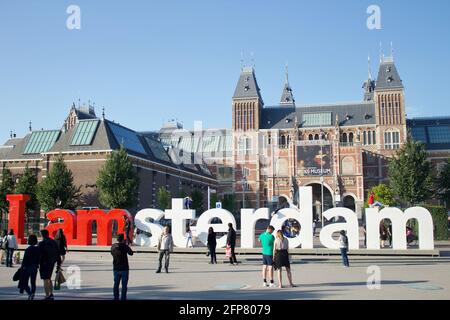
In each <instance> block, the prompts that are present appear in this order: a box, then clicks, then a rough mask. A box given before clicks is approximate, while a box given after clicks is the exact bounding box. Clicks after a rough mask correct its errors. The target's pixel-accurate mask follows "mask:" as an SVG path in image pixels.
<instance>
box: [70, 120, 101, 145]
mask: <svg viewBox="0 0 450 320" xmlns="http://www.w3.org/2000/svg"><path fill="white" fill-rule="evenodd" d="M99 123H100V120H82V121H80V122H78V123H77V126H76V128H75V133H74V135H73V137H72V142H71V143H70V145H72V146H88V145H91V144H92V140H93V139H94V136H95V133H96V132H97V128H98V125H99Z"/></svg>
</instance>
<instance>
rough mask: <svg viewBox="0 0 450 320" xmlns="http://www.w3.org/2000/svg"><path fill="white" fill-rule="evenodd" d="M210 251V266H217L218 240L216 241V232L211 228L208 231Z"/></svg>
mask: <svg viewBox="0 0 450 320" xmlns="http://www.w3.org/2000/svg"><path fill="white" fill-rule="evenodd" d="M207 245H208V251H209V255H210V257H211V261H210V262H209V264H214V263H215V264H217V257H216V246H217V239H216V233H215V232H214V229H213V227H209V229H208V242H207Z"/></svg>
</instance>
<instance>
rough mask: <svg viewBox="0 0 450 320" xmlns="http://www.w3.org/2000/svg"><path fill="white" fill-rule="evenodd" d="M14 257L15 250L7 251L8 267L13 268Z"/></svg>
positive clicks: (9, 249)
mask: <svg viewBox="0 0 450 320" xmlns="http://www.w3.org/2000/svg"><path fill="white" fill-rule="evenodd" d="M13 256H14V248H8V249H6V266H7V267H12V260H13Z"/></svg>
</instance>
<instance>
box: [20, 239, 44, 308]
mask: <svg viewBox="0 0 450 320" xmlns="http://www.w3.org/2000/svg"><path fill="white" fill-rule="evenodd" d="M37 244H38V239H37V237H36V235H34V234H32V235H30V236H29V237H28V248H26V249H25V253H24V255H23V260H22V266H21V269H22V271H21V273H20V279H19V290H20V293H21V294H23V292H24V291H25V292H26V293H27V294H28V300H34V294H35V293H36V276H37V272H38V268H39V258H40V257H39V256H40V253H39V248H38V247H37ZM29 281H30V283H29ZM30 284H31V288H30Z"/></svg>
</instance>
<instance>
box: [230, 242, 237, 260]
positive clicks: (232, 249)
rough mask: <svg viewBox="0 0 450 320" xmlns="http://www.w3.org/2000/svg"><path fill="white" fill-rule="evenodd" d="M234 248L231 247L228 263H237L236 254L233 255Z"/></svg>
mask: <svg viewBox="0 0 450 320" xmlns="http://www.w3.org/2000/svg"><path fill="white" fill-rule="evenodd" d="M234 248H235V246H231V257H230V263H231V264H233V263H238V262H237V260H236V254H235V253H234Z"/></svg>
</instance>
